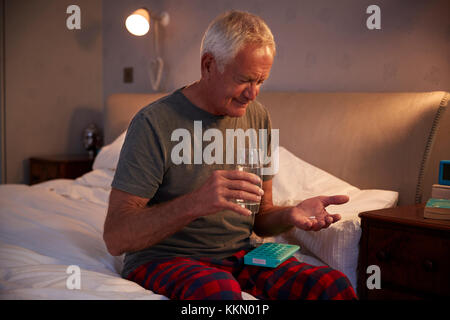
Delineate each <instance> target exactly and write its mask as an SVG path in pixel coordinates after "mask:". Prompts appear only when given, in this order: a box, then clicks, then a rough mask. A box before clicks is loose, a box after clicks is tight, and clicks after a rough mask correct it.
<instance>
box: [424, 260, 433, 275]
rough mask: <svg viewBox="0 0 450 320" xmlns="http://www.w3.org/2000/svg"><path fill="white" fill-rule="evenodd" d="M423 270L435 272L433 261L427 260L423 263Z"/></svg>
mask: <svg viewBox="0 0 450 320" xmlns="http://www.w3.org/2000/svg"><path fill="white" fill-rule="evenodd" d="M423 268H424V269H425V271H428V272H431V271H434V270H435V264H434V263H433V261H431V260H428V259H427V260H425V261H424V262H423Z"/></svg>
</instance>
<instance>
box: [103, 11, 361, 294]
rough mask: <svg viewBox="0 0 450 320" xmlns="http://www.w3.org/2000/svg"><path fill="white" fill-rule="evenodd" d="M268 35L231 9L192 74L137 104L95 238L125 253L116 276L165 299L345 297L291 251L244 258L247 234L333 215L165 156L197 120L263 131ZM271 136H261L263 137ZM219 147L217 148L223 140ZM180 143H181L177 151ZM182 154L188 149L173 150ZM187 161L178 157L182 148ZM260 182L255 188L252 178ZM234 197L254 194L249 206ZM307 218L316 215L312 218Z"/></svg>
mask: <svg viewBox="0 0 450 320" xmlns="http://www.w3.org/2000/svg"><path fill="white" fill-rule="evenodd" d="M275 51H276V49H275V42H274V39H273V35H272V33H271V31H270V29H269V28H268V26H267V25H266V24H265V22H264V21H263V20H262V19H261V18H260V17H258V16H255V15H252V14H250V13H246V12H239V11H230V12H227V13H225V14H222V15H220V16H219V17H217V18H216V19H215V20H213V21H212V22H211V24H210V25H209V27H208V29H207V30H206V32H205V35H204V37H203V40H202V46H201V78H200V80H199V81H197V82H195V83H193V84H191V85H188V86H186V87H183V88H181V89H178V90H176V91H175V92H173V93H172V94H170V95H168V96H166V97H164V98H162V99H160V100H158V101H156V102H154V103H152V104H150V105H149V106H147V107H145V108H143V109H142V110H141V111H140V112H138V114H137V115H136V116H135V117H134V118H133V120H132V122H131V123H130V126H129V128H128V131H127V135H126V138H125V142H124V145H123V148H122V151H121V154H120V159H119V163H118V166H117V170H116V174H115V177H114V180H113V183H112V190H111V195H110V200H109V208H108V213H107V217H106V221H105V228H104V240H105V243H106V245H107V248H108V250H109V252H110V253H111V254H112V255H121V254H123V253H126V255H125V260H124V268H123V270H122V276H123V277H124V278H126V279H129V280H132V281H135V282H136V283H138V284H140V285H141V286H143V287H145V288H147V289H149V290H152V291H153V292H155V293H159V294H162V295H165V296H167V297H169V298H170V299H196V300H203V299H233V300H234V299H236V300H239V299H242V291H245V292H248V293H250V294H252V295H254V296H255V297H257V298H259V299H355V298H356V295H355V292H354V290H353V288H352V286H351V284H350V282H349V280H348V279H347V277H346V276H345V275H344V274H342V273H340V272H339V271H336V270H333V269H331V268H328V267H326V266H322V267H316V266H311V265H307V264H305V263H301V262H299V261H298V260H297V259H295V258H294V257H292V258H290V259H288V260H287V261H285V262H284V263H282V264H281V265H280V266H278V267H277V268H273V269H271V268H263V267H255V266H248V265H244V263H243V260H244V259H243V256H244V255H245V254H246V252H248V251H249V250H251V249H252V246H251V243H250V235H251V234H252V232H253V231H254V232H255V233H256V234H257V235H260V236H272V235H276V234H280V233H282V232H284V231H287V230H288V229H290V228H293V227H295V228H301V229H303V230H310V231H318V230H320V229H322V228H327V227H328V226H329V225H330V224H332V223H334V222H336V221H338V220H339V219H340V216H339V215H337V214H334V215H332V214H328V213H327V211H326V210H325V208H326V206H328V205H330V204H342V203H345V202H347V201H348V197H347V196H331V197H325V196H320V197H315V198H311V199H308V200H305V201H303V202H301V203H300V204H298V205H297V206H294V207H276V206H274V205H273V203H272V180H271V178H272V176H271V175H264V176H263V177H262V181H261V179H260V178H259V177H258V176H256V175H254V174H251V173H247V172H243V171H238V170H229V169H230V167H229V166H228V165H227V164H224V162H221V161H216V162H214V163H208V164H207V163H204V162H202V161H200V162H198V161H197V162H195V161H185V162H181V163H179V162H177V163H174V161H173V152H174V147H175V146H176V144H177V141H179V140H177V139H175V138H176V137H175V138H174V132H178V131H176V130H180V129H182V130H187V131H184V132H189V133H190V134H192V136H194V139H193V141H192V144H191V142H189V144H190V147H192V148H195V144H197V146H198V144H200V145H201V146H202V145H203V144H204V143H205V141H198V137H197V140H196V137H195V134H194V131H195V125H196V124H195V123H197V124H198V123H199V121H201V122H200V123H201V126H202V128H203V129H214V130H216V131H215V132H221V133H225V132H226V130H227V129H235V130H236V129H242V130H247V129H249V128H253V129H256V130H260V129H269V133H270V129H271V124H270V118H269V115H268V113H267V111H266V109H265V108H264V107H263V106H262V105H261V104H259V103H257V102H256V101H255V98H256V96H257V95H258V93H259V90H260V87H261V85H262V84H263V82H264V81H265V80H266V79H267V78H268V77H269V73H270V69H271V67H272V63H273V60H274V56H275ZM269 140H270V137H269ZM225 149H226V147H225V146H224V150H225ZM184 151H186V150H184ZM183 157H187V158H188V160H190V159H191V158H192V153H191V152H187V154H183ZM185 159H186V158H185ZM260 186H262V188H260ZM233 199H243V200H249V201H258V202H259V201H260V202H261V206H260V209H259V212H258V213H257V214H256V215H254V214H252V213H251V212H250V211H249V210H247V209H246V208H245V207H243V206H241V205H240V204H239V203H237V202H236V201H233ZM311 217H315V218H311Z"/></svg>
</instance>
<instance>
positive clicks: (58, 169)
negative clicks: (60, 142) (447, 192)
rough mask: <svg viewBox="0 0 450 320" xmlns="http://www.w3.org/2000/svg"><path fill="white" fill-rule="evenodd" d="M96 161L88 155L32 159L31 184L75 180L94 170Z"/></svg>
mask: <svg viewBox="0 0 450 320" xmlns="http://www.w3.org/2000/svg"><path fill="white" fill-rule="evenodd" d="M93 163H94V159H91V158H89V156H87V155H63V156H48V157H47V156H46V157H34V158H30V184H35V183H39V182H43V181H47V180H51V179H75V178H77V177H79V176H81V175H83V174H85V173H86V172H89V171H90V170H92V164H93Z"/></svg>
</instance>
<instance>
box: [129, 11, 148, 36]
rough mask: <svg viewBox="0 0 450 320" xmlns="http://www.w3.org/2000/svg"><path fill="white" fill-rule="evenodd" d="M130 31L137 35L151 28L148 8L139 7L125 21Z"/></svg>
mask: <svg viewBox="0 0 450 320" xmlns="http://www.w3.org/2000/svg"><path fill="white" fill-rule="evenodd" d="M125 26H126V27H127V30H128V32H130V33H131V34H134V35H135V36H143V35H145V34H147V32H148V31H149V30H150V14H149V12H148V10H147V9H138V10H136V11H134V12H133V13H132V14H131V15H129V16H128V18H127V20H126V21H125Z"/></svg>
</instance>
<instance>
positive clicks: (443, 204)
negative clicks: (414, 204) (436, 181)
mask: <svg viewBox="0 0 450 320" xmlns="http://www.w3.org/2000/svg"><path fill="white" fill-rule="evenodd" d="M423 217H424V218H428V219H438V220H450V199H435V198H430V199H429V200H428V201H427V204H426V205H425V209H424V211H423Z"/></svg>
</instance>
